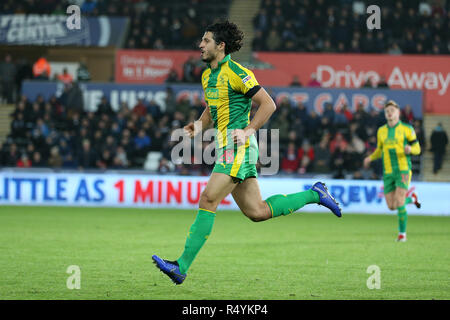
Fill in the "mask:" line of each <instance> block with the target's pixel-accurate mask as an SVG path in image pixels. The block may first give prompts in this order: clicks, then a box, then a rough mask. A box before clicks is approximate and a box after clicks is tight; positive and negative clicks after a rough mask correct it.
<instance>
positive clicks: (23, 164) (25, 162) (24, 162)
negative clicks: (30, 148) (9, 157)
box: [16, 153, 31, 168]
mask: <svg viewBox="0 0 450 320" xmlns="http://www.w3.org/2000/svg"><path fill="white" fill-rule="evenodd" d="M16 167H18V168H31V160H30V159H29V158H28V155H27V154H26V153H23V154H22V156H21V157H20V159H19V160H18V161H17V164H16Z"/></svg>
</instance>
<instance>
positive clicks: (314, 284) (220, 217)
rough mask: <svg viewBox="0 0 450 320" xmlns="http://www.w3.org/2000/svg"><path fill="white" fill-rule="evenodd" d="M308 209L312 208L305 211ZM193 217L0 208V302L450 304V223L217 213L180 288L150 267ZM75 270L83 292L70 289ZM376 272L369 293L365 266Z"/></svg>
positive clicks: (181, 237)
mask: <svg viewBox="0 0 450 320" xmlns="http://www.w3.org/2000/svg"><path fill="white" fill-rule="evenodd" d="M305 209H307V207H306V208H305ZM195 215H196V212H195V210H162V209H148V210H144V209H118V208H114V209H112V208H68V207H9V206H3V207H0V299H164V300H166V299H167V300H169V299H170V300H184V299H194V300H197V299H198V300H200V299H213V300H214V299H226V300H228V299H229V300H235V299H251V300H261V299H275V300H289V299H294V300H305V299H315V300H322V299H449V298H450V282H449V279H450V278H449V265H450V264H449V263H450V259H449V258H450V255H449V252H450V250H449V248H450V218H449V217H425V216H410V217H409V221H408V242H406V243H396V242H395V237H396V235H397V230H396V228H397V217H396V216H395V215H367V214H366V215H363V214H345V213H344V216H343V218H341V219H338V218H336V217H334V216H333V215H332V214H325V213H294V214H291V215H289V216H287V217H280V218H277V219H273V220H269V221H265V222H259V223H255V222H251V221H250V220H248V219H247V218H245V217H244V216H243V215H242V214H241V213H240V212H233V211H220V210H219V211H218V213H217V217H216V220H215V224H214V228H213V231H212V234H211V236H210V238H209V240H208V241H207V242H206V244H205V246H204V247H203V249H202V250H201V251H200V253H199V255H198V256H197V259H196V260H195V261H194V263H193V265H192V267H191V269H190V270H189V272H188V277H187V279H186V281H185V282H184V283H183V284H182V285H181V286H175V285H174V284H173V283H172V282H171V281H170V280H169V279H168V278H167V277H166V276H165V275H164V274H162V273H161V272H159V271H158V270H157V269H156V268H155V266H154V265H153V263H152V261H151V255H152V254H158V255H160V256H161V257H163V258H166V259H175V258H177V257H178V256H179V255H180V254H181V252H182V250H183V247H184V242H185V238H186V235H187V231H188V229H189V227H190V225H191V224H192V222H193V221H194V218H195ZM70 265H77V266H79V267H80V270H81V275H80V281H81V282H80V283H81V288H80V289H78V290H77V289H73V290H69V289H68V288H67V284H66V282H67V279H68V277H70V274H68V273H67V268H68V267H69V266H70ZM371 265H377V266H378V267H379V269H380V283H381V288H380V289H368V287H367V280H368V278H369V277H370V276H371V274H370V273H367V268H368V267H369V266H371Z"/></svg>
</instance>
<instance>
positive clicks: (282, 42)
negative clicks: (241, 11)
mask: <svg viewBox="0 0 450 320" xmlns="http://www.w3.org/2000/svg"><path fill="white" fill-rule="evenodd" d="M369 5H378V6H379V7H380V9H381V20H380V21H381V28H380V29H373V30H369V29H368V28H367V26H366V20H367V18H368V17H369V14H367V13H366V6H369ZM253 26H254V29H255V37H254V39H253V42H252V48H253V50H255V51H296V52H302V51H306V52H338V53H344V52H346V53H388V54H402V53H407V54H449V53H450V35H449V33H448V30H450V1H426V0H411V1H400V0H385V1H371V2H369V3H367V2H364V1H358V0H340V1H335V0H317V1H310V0H285V1H281V0H262V1H261V7H260V10H259V12H258V13H257V15H256V16H255V17H254V19H253Z"/></svg>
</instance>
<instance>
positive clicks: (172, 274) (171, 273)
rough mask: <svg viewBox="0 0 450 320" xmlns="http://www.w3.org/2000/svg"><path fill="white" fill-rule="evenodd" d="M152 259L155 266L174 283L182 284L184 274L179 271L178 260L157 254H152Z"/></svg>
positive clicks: (184, 277)
mask: <svg viewBox="0 0 450 320" xmlns="http://www.w3.org/2000/svg"><path fill="white" fill-rule="evenodd" d="M152 259H153V263H154V264H155V265H156V267H157V268H158V269H159V270H161V272H163V273H165V274H166V275H167V276H168V277H169V278H170V279H171V280H172V281H173V282H174V283H175V284H182V283H183V281H184V279H186V274H182V273H181V272H180V268H179V266H178V262H176V261H168V260H164V259H161V258H160V257H158V256H157V255H153V256H152Z"/></svg>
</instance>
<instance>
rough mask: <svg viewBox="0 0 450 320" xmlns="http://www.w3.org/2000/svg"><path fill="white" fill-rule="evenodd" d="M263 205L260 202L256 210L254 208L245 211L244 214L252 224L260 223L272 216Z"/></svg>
mask: <svg viewBox="0 0 450 320" xmlns="http://www.w3.org/2000/svg"><path fill="white" fill-rule="evenodd" d="M264 204H265V203H264V202H262V203H261V205H260V206H258V208H254V209H252V210H246V212H244V214H245V215H246V216H247V217H248V218H249V219H250V220H252V221H253V222H261V221H265V220H267V219H269V218H271V217H272V214H271V213H270V210H267V209H268V208H266V207H265V205H264Z"/></svg>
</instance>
